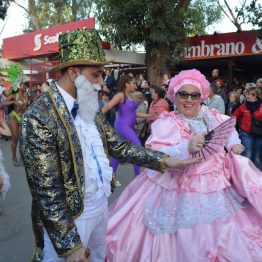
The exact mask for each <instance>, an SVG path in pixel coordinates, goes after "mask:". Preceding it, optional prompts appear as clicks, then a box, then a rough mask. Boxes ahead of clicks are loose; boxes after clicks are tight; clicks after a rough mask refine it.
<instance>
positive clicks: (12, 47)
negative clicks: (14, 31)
mask: <svg viewBox="0 0 262 262" xmlns="http://www.w3.org/2000/svg"><path fill="white" fill-rule="evenodd" d="M77 29H95V18H88V19H85V20H80V21H75V22H71V23H67V24H63V25H59V26H54V27H51V28H48V29H43V30H39V31H35V32H32V33H27V34H23V35H19V36H14V37H9V38H5V39H3V58H6V59H14V60H19V59H25V58H32V57H38V56H45V55H49V54H56V53H58V52H59V47H58V37H59V35H60V34H62V33H65V32H70V31H75V30H77ZM103 47H104V48H105V49H110V44H109V43H106V42H103Z"/></svg>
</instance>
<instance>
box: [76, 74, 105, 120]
mask: <svg viewBox="0 0 262 262" xmlns="http://www.w3.org/2000/svg"><path fill="white" fill-rule="evenodd" d="M75 86H76V89H77V102H78V105H79V109H78V112H77V114H78V115H79V117H80V118H81V119H82V120H83V121H84V122H87V123H92V122H94V119H95V116H96V113H97V112H98V110H99V104H98V93H97V92H98V91H99V90H100V89H101V87H100V86H99V85H97V84H94V85H93V84H91V83H90V82H89V81H88V80H87V79H86V78H85V76H83V75H79V76H78V77H77V78H76V80H75Z"/></svg>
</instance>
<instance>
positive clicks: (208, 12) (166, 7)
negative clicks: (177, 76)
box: [96, 0, 219, 84]
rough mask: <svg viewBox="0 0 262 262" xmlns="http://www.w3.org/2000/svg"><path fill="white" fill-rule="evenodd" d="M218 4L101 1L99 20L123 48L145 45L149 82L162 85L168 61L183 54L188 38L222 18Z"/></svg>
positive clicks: (108, 36) (175, 0)
mask: <svg viewBox="0 0 262 262" xmlns="http://www.w3.org/2000/svg"><path fill="white" fill-rule="evenodd" d="M208 2H209V3H210V4H208ZM215 2H216V1H212V0H210V1H204V0H195V1H192V3H191V5H190V0H154V1H150V0H143V1H141V0H122V1H118V0H97V1H96V7H97V11H96V17H97V18H98V21H99V24H100V26H99V28H100V31H101V33H102V34H103V35H104V36H105V37H106V39H107V40H108V41H110V42H111V43H112V44H113V45H115V46H116V47H118V48H119V49H121V48H122V47H127V48H128V47H130V46H131V45H132V44H143V45H144V47H145V50H146V64H147V67H148V79H149V80H150V81H151V82H153V83H155V84H160V83H161V78H162V75H163V74H164V73H166V72H167V71H168V67H167V63H168V58H171V59H172V60H173V59H174V56H176V57H177V56H178V55H179V53H180V51H181V50H182V48H183V46H184V44H185V41H184V40H185V38H186V36H187V35H189V34H195V33H198V34H200V33H203V32H204V29H205V27H206V26H207V25H209V24H210V23H211V22H214V21H216V19H217V18H219V11H218V10H217V9H218V5H217V4H214V3H215ZM211 3H213V5H212V4H211ZM214 7H215V8H214ZM214 9H216V10H215V11H213V10H214ZM202 13H203V14H202Z"/></svg>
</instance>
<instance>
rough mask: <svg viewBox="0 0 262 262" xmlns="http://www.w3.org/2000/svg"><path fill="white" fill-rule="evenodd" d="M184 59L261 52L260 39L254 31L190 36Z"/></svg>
mask: <svg viewBox="0 0 262 262" xmlns="http://www.w3.org/2000/svg"><path fill="white" fill-rule="evenodd" d="M188 40H189V46H188V47H186V48H185V58H184V60H196V59H209V58H220V57H234V56H245V55H259V54H262V40H261V39H259V38H258V37H257V32H256V31H244V32H239V33H226V34H216V35H205V36H200V37H191V38H189V39H188Z"/></svg>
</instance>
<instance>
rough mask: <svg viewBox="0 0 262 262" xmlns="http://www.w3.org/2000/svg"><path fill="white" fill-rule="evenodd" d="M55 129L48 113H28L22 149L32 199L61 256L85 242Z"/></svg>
mask: <svg viewBox="0 0 262 262" xmlns="http://www.w3.org/2000/svg"><path fill="white" fill-rule="evenodd" d="M47 119H49V120H47ZM54 130H56V127H55V124H54V121H50V116H48V115H47V113H44V112H41V113H39V112H31V114H30V115H29V114H25V115H24V117H23V121H22V123H21V139H20V150H21V153H22V156H23V160H24V163H25V169H26V175H27V181H28V184H29V187H30V190H31V194H32V198H33V201H34V202H36V203H37V208H38V210H39V213H40V217H41V220H42V222H43V224H44V227H45V229H46V230H47V232H48V235H49V237H50V239H51V241H52V243H53V245H54V247H55V249H56V251H57V253H58V255H59V256H67V255H68V254H70V253H71V252H72V251H75V250H77V249H79V248H80V247H81V246H82V244H81V240H80V237H79V235H78V233H77V228H76V226H75V224H74V220H73V217H72V215H71V211H70V210H69V207H68V205H67V203H66V198H65V192H64V190H63V179H62V176H61V167H60V164H59V155H58V152H57V148H56V140H55V136H56V131H54Z"/></svg>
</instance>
